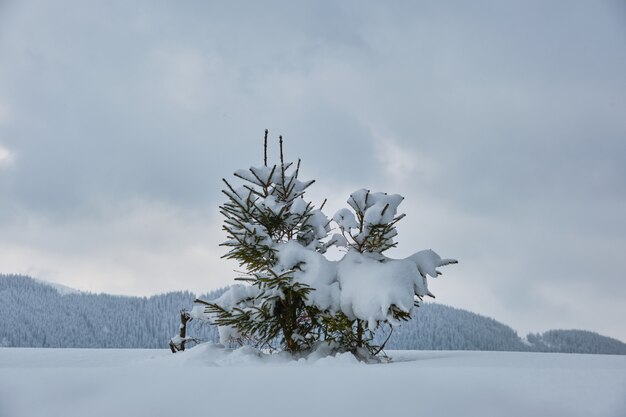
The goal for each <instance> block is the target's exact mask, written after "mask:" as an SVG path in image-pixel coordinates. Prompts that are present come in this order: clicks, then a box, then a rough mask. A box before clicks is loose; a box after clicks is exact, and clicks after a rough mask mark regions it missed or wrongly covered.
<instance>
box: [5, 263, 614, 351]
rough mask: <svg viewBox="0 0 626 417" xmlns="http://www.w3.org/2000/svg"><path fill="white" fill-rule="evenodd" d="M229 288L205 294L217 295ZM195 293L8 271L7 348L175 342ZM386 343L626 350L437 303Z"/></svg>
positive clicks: (211, 334) (605, 340)
mask: <svg viewBox="0 0 626 417" xmlns="http://www.w3.org/2000/svg"><path fill="white" fill-rule="evenodd" d="M223 291H224V290H218V291H214V292H212V293H209V294H205V295H202V296H201V297H202V298H204V299H212V298H215V297H217V296H219V294H221V293H222V292H223ZM194 298H195V297H194V295H193V294H192V293H190V292H187V291H185V292H182V291H181V292H170V293H167V294H162V295H156V296H152V297H125V296H114V295H107V294H90V293H84V292H80V291H76V290H72V289H71V288H67V287H63V286H59V285H57V284H52V283H47V282H45V281H38V280H35V279H32V278H30V277H26V276H19V275H2V274H0V347H1V346H5V347H92V348H167V343H168V342H169V338H170V337H172V336H173V335H174V334H175V333H176V332H177V331H178V327H179V324H180V321H179V320H180V319H179V314H178V313H179V311H180V310H181V309H183V308H190V307H191V306H192V303H193V300H194ZM188 334H190V335H193V336H195V337H198V338H199V339H200V340H217V339H218V335H217V330H216V328H215V327H213V326H208V325H203V324H202V323H198V322H195V321H194V322H191V323H190V324H189V327H188ZM387 336H388V334H385V333H384V332H381V333H380V334H379V335H378V336H377V337H378V339H379V340H380V341H382V340H384V339H385V338H386V337H387ZM386 348H387V349H408V350H410V349H419V350H504V351H525V352H528V351H536V352H568V353H600V354H621V355H624V354H626V344H624V343H622V342H621V341H619V340H616V339H612V338H609V337H605V336H601V335H599V334H597V333H593V332H588V331H582V330H550V331H548V332H545V333H543V334H529V335H528V336H527V337H526V338H525V339H521V338H520V337H519V336H518V335H517V333H516V332H515V331H514V330H513V329H511V328H510V327H509V326H506V325H504V324H502V323H500V322H498V321H496V320H494V319H492V318H489V317H484V316H481V315H478V314H474V313H471V312H469V311H466V310H461V309H456V308H452V307H448V306H444V305H441V304H434V303H427V304H424V305H423V306H422V307H420V308H419V309H418V311H417V314H416V315H415V317H414V318H413V319H412V320H410V321H408V322H406V323H404V324H402V325H401V326H400V327H398V328H396V329H395V330H394V331H393V333H392V334H391V336H390V338H389V341H388V343H387V346H386Z"/></svg>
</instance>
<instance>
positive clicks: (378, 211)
mask: <svg viewBox="0 0 626 417" xmlns="http://www.w3.org/2000/svg"><path fill="white" fill-rule="evenodd" d="M403 200H404V197H402V196H400V195H398V194H387V193H381V192H379V193H372V192H370V191H369V190H366V189H360V190H357V191H355V192H353V193H352V194H351V195H350V197H349V198H348V201H347V203H348V205H349V206H350V208H351V209H352V211H351V210H350V209H348V208H343V209H341V210H339V211H337V212H336V213H335V215H334V216H333V221H334V222H335V223H336V225H337V226H338V228H339V231H340V233H341V236H340V237H336V238H335V241H336V242H337V243H336V244H337V246H344V247H346V248H347V251H346V255H345V256H344V257H343V259H342V260H341V261H339V262H338V264H337V280H338V282H339V284H340V287H341V312H339V313H338V314H336V315H334V316H332V317H330V318H327V323H328V326H329V327H330V328H331V329H332V330H333V331H332V332H330V334H332V337H334V338H335V340H336V341H337V342H338V343H339V344H340V345H341V346H347V347H349V350H351V351H353V352H354V351H362V354H370V355H372V354H373V355H376V354H377V353H378V352H379V351H380V350H382V348H383V347H384V344H385V342H383V343H382V345H380V346H377V345H375V343H374V337H375V334H376V331H377V330H379V329H380V327H381V326H382V325H383V324H388V325H389V326H390V333H389V335H391V331H393V327H394V326H396V325H398V324H400V323H401V322H403V321H406V320H409V319H410V318H411V314H412V312H413V308H414V307H419V303H420V301H422V299H423V297H424V296H426V295H428V296H431V297H433V298H434V295H433V294H432V293H430V292H429V291H428V287H427V282H426V276H427V274H429V273H430V275H431V276H433V277H436V276H437V275H439V274H440V273H439V272H438V271H436V270H435V268H437V267H439V266H443V265H448V264H451V263H456V262H457V261H456V260H454V259H441V258H440V257H439V255H437V254H436V253H435V252H434V251H432V250H430V249H429V250H426V251H421V252H417V253H415V254H413V255H411V256H410V257H408V258H406V259H401V260H398V259H391V258H388V257H386V256H385V255H384V252H385V251H387V250H389V249H391V248H393V247H396V246H397V242H395V241H394V238H395V237H396V236H397V234H398V232H397V230H396V223H398V221H400V220H401V219H402V218H404V217H405V215H404V214H398V206H399V205H400V203H401V202H402V201H403ZM372 297H373V298H374V300H372Z"/></svg>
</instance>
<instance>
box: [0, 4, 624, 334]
mask: <svg viewBox="0 0 626 417" xmlns="http://www.w3.org/2000/svg"><path fill="white" fill-rule="evenodd" d="M265 128H269V129H270V136H272V138H276V137H277V136H278V134H282V135H283V136H284V137H285V140H286V154H287V158H296V157H298V156H300V157H302V158H303V169H302V174H303V175H302V176H303V177H307V178H315V179H317V182H316V184H315V185H314V186H313V187H312V189H311V192H310V194H309V196H310V198H312V199H313V200H314V201H318V202H321V201H322V200H323V198H325V197H328V199H329V203H327V206H326V208H327V211H328V213H327V214H330V215H332V213H333V212H334V211H335V210H337V209H339V208H341V207H343V206H345V200H346V198H347V196H348V195H349V194H350V192H352V191H354V190H355V189H357V188H362V187H366V188H369V189H371V190H372V191H386V192H390V193H399V194H402V195H404V196H405V197H406V199H405V201H404V203H403V204H402V206H401V209H402V211H403V212H405V213H406V214H407V217H406V219H405V220H403V221H402V222H401V223H400V224H399V233H400V234H399V238H398V240H399V247H398V248H397V249H396V250H395V252H391V253H389V255H390V256H394V257H403V256H407V255H409V254H411V253H412V252H414V251H416V250H420V249H426V248H433V249H434V250H436V251H437V252H439V253H440V254H441V255H442V256H444V257H455V258H458V259H459V261H460V263H459V264H458V265H456V266H452V267H447V269H446V270H445V271H444V275H443V276H442V277H441V278H440V279H438V280H436V281H434V282H432V284H431V289H432V290H433V292H434V293H435V294H436V295H437V296H438V301H439V302H442V303H445V304H448V305H452V306H455V307H459V308H466V309H469V310H472V311H474V312H477V313H481V314H485V315H489V316H492V317H495V318H497V319H498V320H500V321H503V322H505V323H507V324H509V325H511V326H512V327H514V328H515V329H516V330H518V332H520V333H521V334H525V333H526V332H528V331H544V330H547V329H550V328H584V329H590V330H595V331H598V332H601V333H603V334H606V335H610V336H613V337H618V338H621V339H622V340H626V327H624V324H623V317H626V276H625V273H626V215H625V213H626V7H625V6H624V3H623V2H622V1H618V0H616V1H595V2H588V1H561V2H559V1H556V2H544V1H523V2H522V1H517V2H480V1H479V2H462V1H459V2H441V1H433V2H417V1H406V2H402V1H397V2H363V1H343V2H337V1H311V2H294V1H285V2H236V1H232V2H230V1H229V2H225V1H220V2H217V1H197V2H174V1H134V2H127V1H107V2H85V1H82V0H81V1H79V0H77V1H65V0H64V1H55V2H48V1H41V2H37V1H10V0H9V1H7V0H0V272H4V273H21V274H29V275H32V276H34V277H38V278H41V279H46V280H50V281H54V282H58V283H62V284H65V285H68V286H71V287H75V288H78V289H82V290H88V291H94V292H101V291H103V292H110V293H116V294H137V295H149V294H155V293H160V292H164V291H169V290H180V289H190V290H192V291H196V292H203V291H206V290H209V289H212V288H216V287H219V286H223V285H226V284H229V283H230V282H231V280H232V278H233V277H234V276H235V274H234V273H233V272H232V270H233V269H234V268H236V265H233V264H231V263H229V262H227V261H224V260H221V259H220V256H221V255H222V254H223V253H224V250H223V248H220V247H219V246H218V244H219V243H220V242H221V240H222V239H224V235H223V234H222V232H221V230H220V227H221V219H220V217H219V213H218V205H219V204H220V203H221V202H223V196H222V195H221V193H220V189H221V183H220V181H221V178H222V177H225V176H229V175H230V174H231V173H232V172H233V171H234V170H235V169H237V168H241V167H247V166H250V165H259V164H261V163H262V134H263V130H264V129H265ZM275 151H276V145H275V142H272V143H271V144H270V152H274V153H275Z"/></svg>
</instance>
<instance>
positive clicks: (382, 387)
mask: <svg viewBox="0 0 626 417" xmlns="http://www.w3.org/2000/svg"><path fill="white" fill-rule="evenodd" d="M389 355H390V356H391V357H393V359H394V361H393V362H392V363H385V364H375V365H371V364H370V365H366V364H363V363H360V362H358V361H357V360H356V359H355V358H354V357H352V356H351V355H349V354H342V355H338V356H336V357H324V356H322V355H319V356H316V357H312V358H309V359H308V360H304V359H302V360H300V361H294V360H289V359H288V358H287V357H285V356H281V355H273V356H271V357H270V356H267V355H263V354H260V353H259V352H257V351H255V350H253V349H251V348H241V349H238V350H234V351H232V350H225V349H222V348H219V347H218V346H216V345H213V344H203V345H199V346H197V347H195V348H192V349H189V350H187V351H186V352H181V353H177V354H175V355H174V354H171V353H170V352H169V351H165V350H133V349H128V350H121V349H117V350H115V349H111V350H105V349H27V348H0V417H87V416H89V417H111V416H121V417H124V416H132V417H143V416H145V417H148V416H149V417H159V416H180V415H185V416H188V415H191V416H193V415H203V416H226V415H228V416H257V417H264V416H267V417H282V416H284V417H287V416H290V417H291V416H295V417H306V416H325V417H326V416H342V417H344V416H359V417H365V416H377V417H379V416H380V417H383V416H384V417H386V416H393V417H395V416H399V417H405V416H406V417H409V416H428V417H432V416H451V417H458V416H480V417H486V416H497V417H501V416H507V417H515V416H520V417H522V416H524V417H527V416H533V417H536V416H551V417H553V416H554V417H557V416H564V417H573V416H585V417H589V416H606V417H618V416H626V357H624V356H617V355H615V356H614V355H576V354H556V353H549V354H545V353H519V352H467V351H464V352H459V351H456V352H447V351H391V352H389Z"/></svg>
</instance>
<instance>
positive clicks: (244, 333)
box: [205, 130, 330, 352]
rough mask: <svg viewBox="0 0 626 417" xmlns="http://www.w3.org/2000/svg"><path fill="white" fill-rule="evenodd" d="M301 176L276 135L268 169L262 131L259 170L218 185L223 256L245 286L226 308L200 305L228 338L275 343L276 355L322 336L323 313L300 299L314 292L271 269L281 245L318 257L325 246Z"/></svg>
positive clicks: (324, 228) (322, 223)
mask: <svg viewBox="0 0 626 417" xmlns="http://www.w3.org/2000/svg"><path fill="white" fill-rule="evenodd" d="M299 172H300V160H298V161H297V163H296V165H295V167H294V164H292V163H290V162H285V160H284V156H283V140H282V136H281V137H280V164H279V165H270V166H268V164H267V130H266V131H265V157H264V166H262V167H253V168H250V169H249V170H239V171H237V172H235V174H234V175H235V177H237V178H238V179H239V180H242V181H243V185H242V186H241V187H238V188H235V187H233V186H232V185H231V183H230V182H229V181H227V180H226V179H224V180H223V181H224V183H225V184H226V188H225V189H224V190H223V193H224V194H225V195H226V197H227V198H228V201H227V202H226V203H225V204H223V205H222V206H221V207H220V211H221V213H222V215H223V216H224V218H225V220H224V226H223V230H224V231H225V232H226V234H227V236H228V240H227V241H226V242H225V243H223V244H222V245H223V246H226V247H228V248H229V249H230V250H229V251H228V253H227V254H226V255H224V257H225V258H228V259H234V260H236V261H237V262H239V265H240V266H242V267H244V268H245V269H246V274H245V276H243V277H240V278H238V280H239V281H244V282H246V283H248V284H251V287H248V288H245V289H244V288H242V289H241V291H239V292H238V295H239V297H235V299H232V298H231V299H230V300H228V303H224V302H211V303H205V306H206V308H205V312H206V313H208V314H209V315H212V316H213V317H214V319H213V321H214V323H215V324H217V325H218V326H221V327H223V328H226V329H228V331H229V333H230V334H229V336H228V338H229V339H238V340H239V341H243V340H247V341H250V342H252V343H253V344H255V345H257V346H260V347H270V348H273V347H275V346H274V344H275V343H278V345H279V346H278V347H279V348H280V349H282V350H287V351H289V352H299V351H302V350H303V349H307V348H309V347H311V346H312V345H313V344H314V343H315V342H316V341H317V340H319V338H320V337H321V332H320V325H319V324H320V315H321V313H322V311H321V310H320V309H319V308H318V307H316V306H315V305H311V304H309V303H307V302H306V301H307V299H308V295H309V293H310V292H311V291H313V289H312V288H311V287H310V286H308V285H306V284H304V283H302V282H298V281H295V280H294V279H293V273H294V269H289V270H286V271H282V272H277V271H276V266H277V262H278V258H277V250H278V249H277V248H278V245H279V244H281V243H285V242H288V241H291V240H296V241H297V242H298V243H299V244H300V245H302V246H303V247H307V248H309V249H311V250H315V251H318V252H324V251H325V250H326V248H327V245H326V244H324V243H323V242H322V239H324V238H326V236H327V234H328V231H329V230H330V227H329V223H330V221H329V220H328V219H327V218H326V216H325V215H324V214H323V213H322V212H321V210H319V209H315V208H314V206H313V204H311V203H310V202H307V201H305V200H304V198H303V197H304V194H305V190H306V189H307V188H308V187H309V186H310V185H311V184H313V183H314V180H313V181H300V179H299V178H298V176H299ZM297 267H298V266H297V265H296V266H295V268H297ZM232 295H233V294H232V293H230V294H229V297H232ZM222 301H225V300H222Z"/></svg>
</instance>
